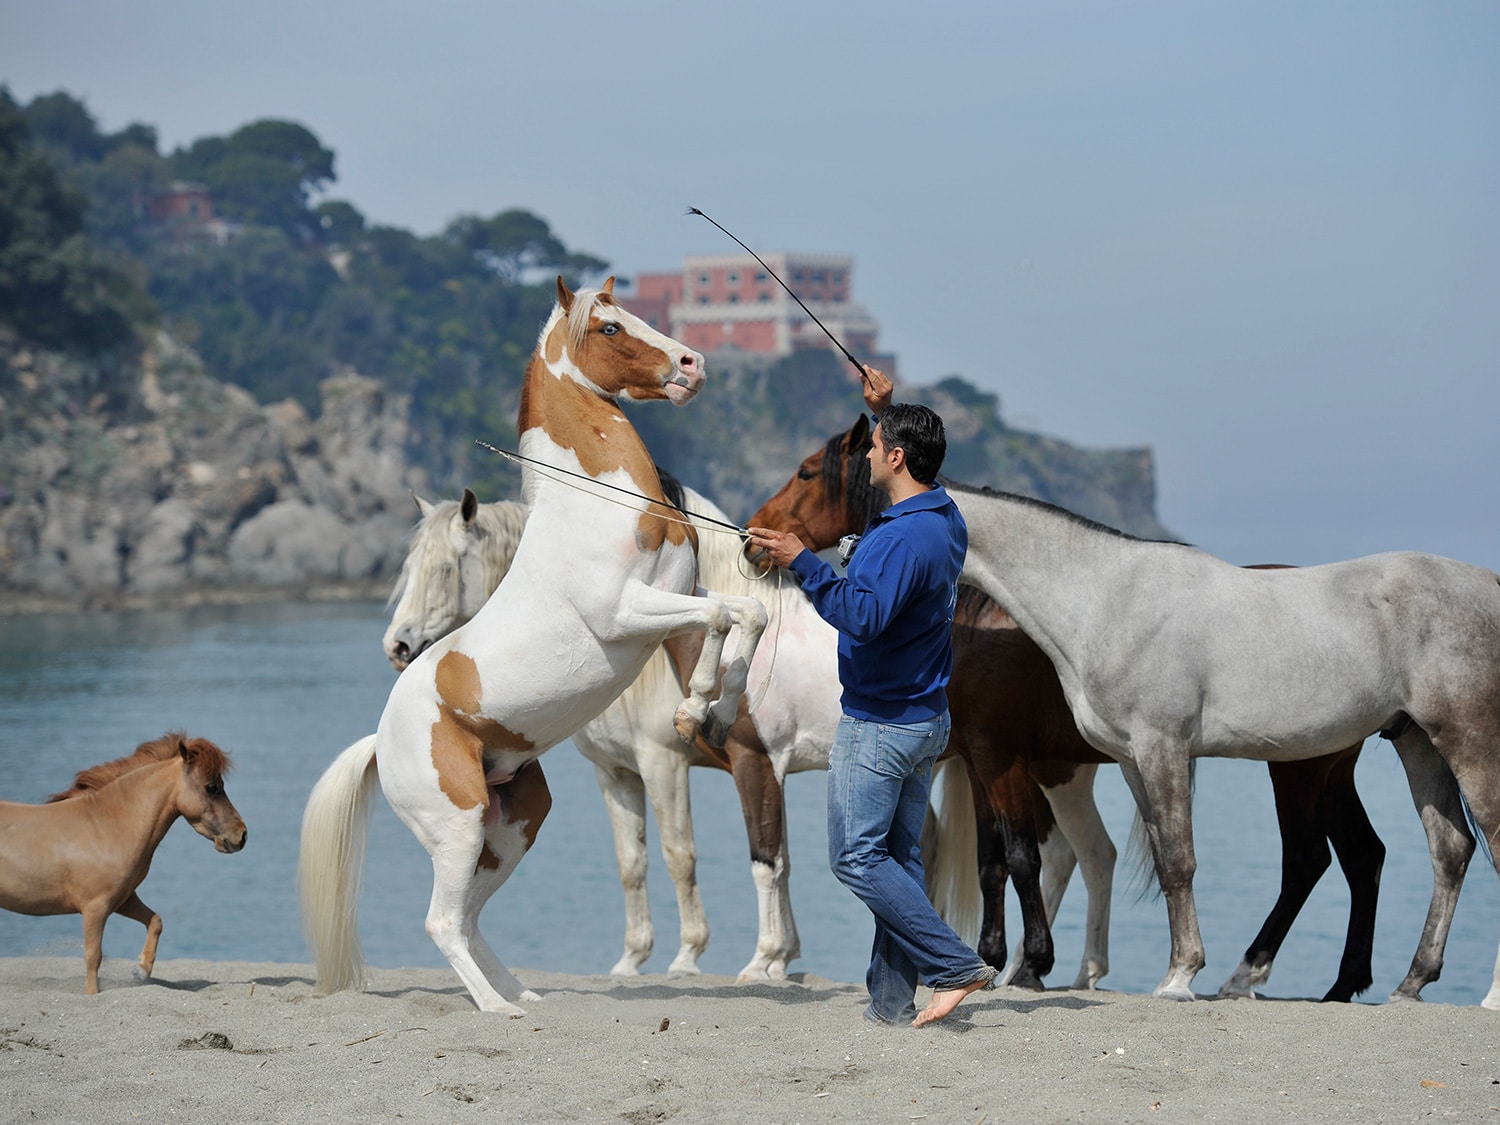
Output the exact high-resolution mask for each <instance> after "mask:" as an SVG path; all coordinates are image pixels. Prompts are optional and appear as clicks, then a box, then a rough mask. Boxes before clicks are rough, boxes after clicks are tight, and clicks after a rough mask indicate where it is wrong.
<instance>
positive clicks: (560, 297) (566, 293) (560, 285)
mask: <svg viewBox="0 0 1500 1125" xmlns="http://www.w3.org/2000/svg"><path fill="white" fill-rule="evenodd" d="M557 303H558V304H559V305H561V306H562V310H563V312H571V311H572V309H573V291H572V290H571V289H569V288H568V283H567V282H566V281H564V280H563V279H562V274H558V275H557Z"/></svg>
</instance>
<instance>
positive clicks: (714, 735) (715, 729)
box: [698, 711, 729, 750]
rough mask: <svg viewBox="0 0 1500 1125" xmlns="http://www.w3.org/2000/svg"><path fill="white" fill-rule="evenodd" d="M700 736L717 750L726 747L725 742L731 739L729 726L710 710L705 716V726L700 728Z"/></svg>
mask: <svg viewBox="0 0 1500 1125" xmlns="http://www.w3.org/2000/svg"><path fill="white" fill-rule="evenodd" d="M698 734H699V736H700V737H701V738H702V739H703V741H704V742H706V743H708V744H709V745H710V746H712V747H713V748H714V749H715V750H722V749H724V744H725V743H726V742H728V741H729V727H728V725H727V724H725V723H722V722H720V721H719V719H718V718H717V717H716V716H715V715H714V713H713V712H712V711H710V712H709V713H708V714H707V715H706V716H704V718H703V726H702V727H701V728H699V731H698Z"/></svg>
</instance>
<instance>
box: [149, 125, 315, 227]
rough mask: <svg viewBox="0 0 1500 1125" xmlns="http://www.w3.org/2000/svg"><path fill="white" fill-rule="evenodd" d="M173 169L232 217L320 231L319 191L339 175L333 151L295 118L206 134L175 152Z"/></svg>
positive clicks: (217, 208) (249, 221)
mask: <svg viewBox="0 0 1500 1125" xmlns="http://www.w3.org/2000/svg"><path fill="white" fill-rule="evenodd" d="M170 159H171V166H172V171H173V173H174V174H175V175H176V176H177V177H178V178H179V179H183V180H190V181H194V182H197V183H201V184H203V185H204V186H206V187H207V188H208V189H209V191H210V192H211V193H212V195H213V199H214V207H215V209H216V210H217V211H218V213H219V214H221V215H223V216H224V217H225V218H226V219H232V220H235V221H238V222H242V223H250V224H253V225H255V226H266V227H275V228H277V229H278V230H281V231H283V232H285V233H286V234H288V235H290V236H292V237H294V238H307V237H309V236H311V235H312V234H314V233H315V221H314V218H313V216H312V215H311V213H310V202H311V198H312V196H313V194H314V193H315V192H317V191H320V190H321V189H322V188H323V187H324V186H325V185H327V184H330V183H332V182H333V181H334V180H335V179H336V178H337V177H336V176H335V175H334V171H333V159H334V157H333V152H332V151H331V150H329V149H326V148H324V147H323V145H322V143H321V142H320V141H319V140H318V138H317V137H316V136H314V135H313V133H312V132H311V131H310V130H308V129H307V128H305V127H304V126H302V125H298V124H296V123H295V122H292V121H274V120H265V121H255V122H252V123H251V124H249V125H245V126H242V127H241V128H239V129H236V130H235V131H234V132H233V133H231V134H230V135H229V136H228V137H204V138H201V139H199V140H197V141H194V142H193V144H192V145H190V146H189V147H188V148H186V149H178V150H177V151H176V152H174V153H173V154H172V156H171V158H170Z"/></svg>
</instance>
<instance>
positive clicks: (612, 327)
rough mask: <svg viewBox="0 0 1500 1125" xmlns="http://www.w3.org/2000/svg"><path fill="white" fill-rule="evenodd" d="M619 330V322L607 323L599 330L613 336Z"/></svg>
mask: <svg viewBox="0 0 1500 1125" xmlns="http://www.w3.org/2000/svg"><path fill="white" fill-rule="evenodd" d="M619 330H620V326H619V325H618V324H615V323H614V322H610V323H609V324H606V325H605V326H604V327H603V328H601V329H599V331H600V332H603V333H604V334H605V335H606V336H613V335H614V334H615V333H616V332H618V331H619Z"/></svg>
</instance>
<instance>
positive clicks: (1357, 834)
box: [1319, 743, 1385, 1003]
mask: <svg viewBox="0 0 1500 1125" xmlns="http://www.w3.org/2000/svg"><path fill="white" fill-rule="evenodd" d="M1361 746H1363V743H1357V744H1356V745H1354V746H1351V747H1350V748H1349V749H1347V750H1344V751H1342V752H1341V753H1340V754H1339V755H1338V756H1337V761H1336V762H1335V764H1334V766H1333V768H1332V769H1331V770H1330V771H1329V773H1328V780H1327V784H1326V785H1325V786H1324V789H1323V799H1322V801H1321V802H1320V803H1319V809H1320V814H1321V816H1322V819H1323V824H1324V830H1325V831H1326V832H1327V833H1328V839H1329V840H1330V841H1331V842H1332V843H1333V850H1334V854H1336V855H1337V856H1338V857H1339V866H1340V867H1341V868H1343V870H1344V878H1345V880H1346V881H1347V882H1348V884H1349V930H1348V933H1347V934H1346V935H1345V937H1344V956H1343V957H1342V958H1341V959H1340V961H1339V975H1338V979H1337V980H1335V981H1334V983H1333V987H1332V988H1330V989H1329V990H1328V992H1327V993H1326V994H1325V995H1324V996H1323V999H1324V1000H1331V1001H1340V1002H1344V1003H1347V1002H1348V1001H1350V1000H1352V999H1354V997H1356V996H1358V995H1359V994H1360V993H1362V992H1364V991H1365V989H1367V988H1369V987H1370V984H1371V982H1372V981H1373V980H1374V969H1373V967H1372V964H1371V962H1372V960H1373V958H1374V954H1375V904H1376V901H1377V899H1378V898H1379V896H1380V871H1381V868H1382V867H1384V866H1385V844H1384V843H1382V842H1381V839H1380V836H1379V835H1378V834H1377V833H1376V831H1375V826H1374V825H1373V824H1371V823H1370V817H1369V814H1368V813H1366V812H1365V806H1364V803H1363V802H1362V801H1361V800H1360V799H1359V794H1358V793H1356V792H1355V790H1354V766H1355V764H1356V763H1357V762H1358V761H1359V752H1360V748H1361Z"/></svg>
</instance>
